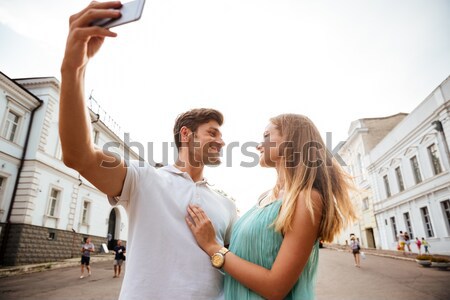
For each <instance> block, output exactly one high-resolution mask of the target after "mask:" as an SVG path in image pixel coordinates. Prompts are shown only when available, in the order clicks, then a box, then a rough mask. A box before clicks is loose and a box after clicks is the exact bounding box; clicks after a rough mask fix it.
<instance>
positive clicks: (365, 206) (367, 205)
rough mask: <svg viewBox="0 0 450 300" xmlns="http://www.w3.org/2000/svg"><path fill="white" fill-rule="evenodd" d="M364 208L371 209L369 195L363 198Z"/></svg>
mask: <svg viewBox="0 0 450 300" xmlns="http://www.w3.org/2000/svg"><path fill="white" fill-rule="evenodd" d="M363 208H364V210H367V209H369V198H367V197H366V198H364V199H363Z"/></svg>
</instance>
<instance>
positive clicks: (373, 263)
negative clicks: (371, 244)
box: [0, 249, 450, 300]
mask: <svg viewBox="0 0 450 300" xmlns="http://www.w3.org/2000/svg"><path fill="white" fill-rule="evenodd" d="M361 265H362V267H361V268H356V267H354V263H353V257H352V255H351V254H350V253H349V252H343V251H335V250H330V249H320V262H319V271H318V282H317V300H328V299H333V300H334V299H338V300H339V299H346V300H347V299H348V300H351V299H358V300H359V299H364V300H370V299H402V300H403V299H408V300H415V299H417V300H419V299H420V300H423V299H427V300H437V299H442V300H444V299H448V295H450V285H449V282H450V270H448V271H441V270H438V269H435V268H423V267H420V266H418V265H417V264H416V263H415V262H412V261H404V260H397V259H392V258H385V257H379V256H373V255H367V258H366V259H365V260H362V263H361ZM79 275H80V268H79V267H68V268H61V269H55V270H50V271H45V272H40V273H32V274H25V275H18V276H12V277H5V278H1V279H0V299H2V300H13V299H14V300H17V299H24V300H26V299H30V300H31V299H33V300H34V299H49V300H55V299H80V300H81V299H82V300H88V299H98V300H103V299H105V300H106V299H117V297H118V294H119V290H120V286H121V283H122V278H113V275H114V274H113V267H112V262H111V261H106V262H97V263H95V264H93V266H92V276H91V277H86V278H84V279H79Z"/></svg>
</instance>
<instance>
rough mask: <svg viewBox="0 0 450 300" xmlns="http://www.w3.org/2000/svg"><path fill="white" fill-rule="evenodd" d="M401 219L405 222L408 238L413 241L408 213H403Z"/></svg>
mask: <svg viewBox="0 0 450 300" xmlns="http://www.w3.org/2000/svg"><path fill="white" fill-rule="evenodd" d="M403 219H404V220H405V225H406V230H407V232H408V233H409V238H410V239H411V240H412V239H414V234H413V230H412V226H411V218H410V217H409V212H405V213H403Z"/></svg>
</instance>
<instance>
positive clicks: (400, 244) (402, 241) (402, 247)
mask: <svg viewBox="0 0 450 300" xmlns="http://www.w3.org/2000/svg"><path fill="white" fill-rule="evenodd" d="M397 240H398V246H397V250H400V251H403V255H406V253H405V244H406V243H405V234H404V233H403V231H401V230H400V231H399V233H398V235H397Z"/></svg>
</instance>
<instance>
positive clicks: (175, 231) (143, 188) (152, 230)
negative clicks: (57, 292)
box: [109, 161, 237, 300]
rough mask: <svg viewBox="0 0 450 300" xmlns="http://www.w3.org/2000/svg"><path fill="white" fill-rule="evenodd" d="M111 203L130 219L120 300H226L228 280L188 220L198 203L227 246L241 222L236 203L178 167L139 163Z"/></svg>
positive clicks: (133, 163)
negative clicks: (225, 281) (189, 210)
mask: <svg viewBox="0 0 450 300" xmlns="http://www.w3.org/2000/svg"><path fill="white" fill-rule="evenodd" d="M139 164H140V166H139ZM109 201H110V203H111V204H112V205H118V204H119V205H123V206H124V208H125V209H126V211H127V214H128V219H129V232H128V241H127V262H126V263H127V269H126V272H125V277H124V280H123V283H122V289H121V292H120V299H124V300H125V299H126V300H129V299H139V300H141V299H170V300H174V299H196V300H201V299H205V300H206V299H208V300H210V299H223V275H222V274H221V272H219V271H218V270H216V269H215V268H214V267H212V266H211V262H210V260H209V256H208V255H207V254H206V253H205V252H203V250H202V249H201V248H200V247H199V246H198V244H197V242H196V241H195V239H194V237H193V235H192V233H191V232H190V230H189V228H188V226H187V224H186V221H185V217H186V215H187V210H186V209H187V206H188V204H189V203H195V204H198V205H199V206H200V207H201V208H202V209H203V210H204V211H205V212H206V214H207V215H208V216H209V218H210V219H211V221H212V223H213V224H214V228H215V229H216V239H217V241H218V242H219V243H220V244H223V245H227V244H229V241H230V236H231V229H232V225H233V223H234V222H235V221H236V219H237V213H236V206H235V204H234V202H233V201H231V200H229V199H228V198H226V197H224V196H222V195H220V194H218V193H216V192H215V191H213V190H212V189H210V188H209V186H208V183H207V182H206V181H199V182H193V181H192V179H191V177H190V176H189V175H188V174H187V173H185V172H181V171H180V170H178V169H177V168H175V167H174V166H166V167H163V168H160V169H155V168H154V167H152V166H150V165H149V164H148V163H145V162H139V161H132V162H131V163H130V166H129V167H128V169H127V175H126V178H125V182H124V186H123V190H122V194H121V195H120V197H116V198H109Z"/></svg>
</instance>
